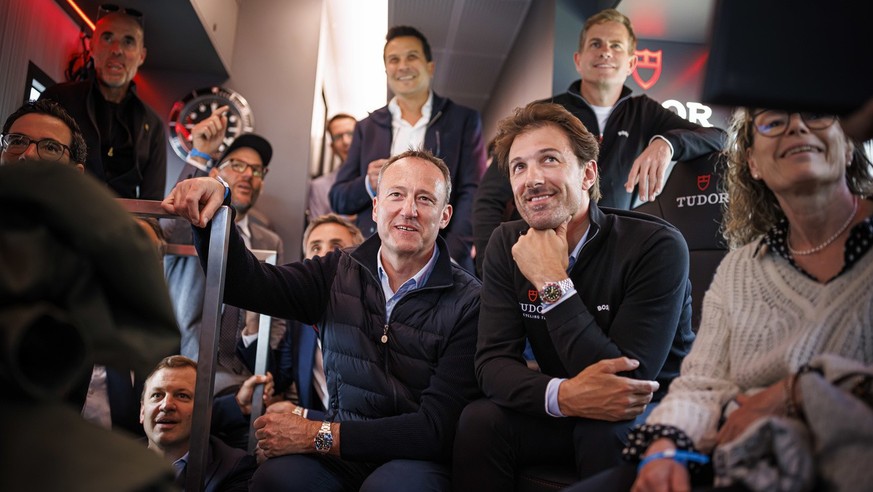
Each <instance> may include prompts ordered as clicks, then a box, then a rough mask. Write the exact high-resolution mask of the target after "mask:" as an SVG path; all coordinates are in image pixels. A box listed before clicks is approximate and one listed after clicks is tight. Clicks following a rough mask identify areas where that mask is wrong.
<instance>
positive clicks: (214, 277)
mask: <svg viewBox="0 0 873 492" xmlns="http://www.w3.org/2000/svg"><path fill="white" fill-rule="evenodd" d="M118 202H119V203H120V204H121V205H122V206H123V207H124V208H125V209H127V211H128V212H130V213H132V214H134V215H137V216H141V217H155V218H175V217H176V216H175V215H172V214H168V213H166V212H164V210H163V209H162V208H161V205H160V202H158V201H147V200H128V199H122V198H119V199H118ZM230 217H231V215H230V211H229V209H228V207H227V206H222V207H221V208H219V209H218V211H217V212H216V213H215V216H214V217H213V218H212V233H211V236H210V240H209V246H208V248H209V250H208V251H209V261H208V262H207V265H206V289H205V295H204V296H203V318H202V324H201V327H200V352H199V355H198V361H197V386H196V387H195V391H194V415H193V422H192V428H191V441H190V443H191V447H190V451H189V455H188V465H187V471H186V477H185V490H186V491H188V492H193V491H201V490H203V477H204V475H205V474H204V472H205V471H206V464H207V461H208V459H209V456H208V451H209V429H210V426H211V423H212V392H213V389H214V387H215V367H216V359H217V354H218V329H219V322H220V320H221V301H222V299H224V275H225V272H226V268H227V262H226V256H227V242H228V237H229V236H230V225H231V223H230ZM178 251H179V250H177V252H178ZM260 330H261V331H260V332H259V333H262V332H263V325H261V329H260ZM267 331H268V333H269V326H268V328H267ZM260 336H262V335H260V334H259V339H260ZM266 339H267V340H269V335H267V337H266ZM260 340H263V339H260ZM260 345H262V344H259V345H258V349H259V350H258V352H259V353H258V355H259V356H260V351H261V350H260ZM263 345H265V346H268V345H269V343H267V344H263ZM265 364H266V350H265V356H264V365H265ZM261 394H263V389H261ZM252 413H254V412H252Z"/></svg>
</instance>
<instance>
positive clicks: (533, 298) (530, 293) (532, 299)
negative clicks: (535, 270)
mask: <svg viewBox="0 0 873 492" xmlns="http://www.w3.org/2000/svg"><path fill="white" fill-rule="evenodd" d="M539 295H540V293H539V292H537V291H536V290H535V289H530V290H529V291H527V299H528V300H529V301H530V302H537V297H539Z"/></svg>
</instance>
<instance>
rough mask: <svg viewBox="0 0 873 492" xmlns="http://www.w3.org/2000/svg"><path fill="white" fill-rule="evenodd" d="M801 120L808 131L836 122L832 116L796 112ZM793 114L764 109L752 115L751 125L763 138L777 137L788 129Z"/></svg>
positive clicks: (820, 128)
mask: <svg viewBox="0 0 873 492" xmlns="http://www.w3.org/2000/svg"><path fill="white" fill-rule="evenodd" d="M796 113H797V114H798V115H800V119H801V120H803V124H804V125H806V127H807V128H809V129H810V130H823V129H825V128H827V127H829V126H831V125H833V124H834V122H835V121H837V117H836V116H834V115H832V114H822V113H812V112H796ZM792 114H794V112H789V111H780V110H775V109H765V110H763V111H759V112H757V113H754V114H753V115H752V124H753V125H754V126H755V130H757V131H758V133H760V134H761V135H763V136H765V137H778V136H779V135H782V134H784V133H785V131H786V130H787V129H788V123H789V121H790V120H791V115H792Z"/></svg>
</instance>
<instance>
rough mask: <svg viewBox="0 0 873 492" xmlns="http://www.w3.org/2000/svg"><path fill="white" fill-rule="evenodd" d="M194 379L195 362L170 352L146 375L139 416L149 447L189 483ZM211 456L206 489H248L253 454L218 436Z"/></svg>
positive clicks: (208, 491) (211, 491) (211, 443)
mask: <svg viewBox="0 0 873 492" xmlns="http://www.w3.org/2000/svg"><path fill="white" fill-rule="evenodd" d="M196 383H197V363H196V362H194V361H193V360H191V359H189V358H187V357H184V356H181V355H171V356H169V357H166V358H165V359H164V360H162V361H161V362H160V363H158V365H157V367H155V370H154V371H152V373H151V374H149V376H148V377H147V378H146V381H145V390H144V391H143V394H142V402H141V405H140V414H139V419H140V422H141V423H142V425H143V429H144V430H145V433H146V437H147V438H148V446H149V449H151V450H153V451H155V452H156V453H158V454H159V455H161V456H162V457H163V458H164V459H165V460H167V461H169V462H170V463H172V464H173V467H174V468H175V469H176V478H177V480H176V481H177V483H179V484H184V483H185V482H184V478H185V472H186V469H187V465H188V452H189V449H190V439H191V424H192V420H193V414H194V387H195V385H196ZM208 456H209V461H208V462H207V464H206V471H205V473H204V488H203V490H204V491H206V492H219V491H222V492H227V491H247V490H248V483H249V480H250V479H251V477H252V473H254V471H255V459H254V457H252V456H250V455H247V454H246V453H245V452H244V451H241V450H239V449H234V448H231V447H230V446H228V445H226V444H224V443H223V442H221V441H220V440H219V439H217V438H214V437H211V438H210V439H209V453H208Z"/></svg>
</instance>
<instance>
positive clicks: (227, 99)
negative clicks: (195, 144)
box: [169, 87, 255, 159]
mask: <svg viewBox="0 0 873 492" xmlns="http://www.w3.org/2000/svg"><path fill="white" fill-rule="evenodd" d="M225 105H226V106H229V109H228V114H227V131H226V134H225V136H224V143H222V144H221V147H219V149H218V151H219V152H224V149H226V148H227V146H228V145H230V143H231V142H233V139H234V138H236V137H237V136H239V135H240V134H242V133H249V132H252V131H254V129H255V117H254V115H253V114H252V109H251V107H249V103H248V102H246V100H245V98H244V97H242V96H241V95H240V94H239V93H237V92H234V91H232V90H230V89H225V88H223V87H207V88H204V89H197V90H196V91H193V92H191V93H190V94H188V95H187V96H185V97H184V98H182V100H181V101H176V102H175V103H174V104H173V109H172V110H171V111H170V125H169V127H170V144H171V145H172V146H173V150H175V151H176V155H178V156H179V157H180V158H182V159H185V158H187V157H188V152H190V151H191V142H192V140H193V139H192V137H191V129H192V128H194V125H196V124H197V123H198V122H200V121H201V120H203V119H205V118H208V117H209V116H210V115H211V114H212V111H214V110H215V109H216V108H220V107H221V106H225Z"/></svg>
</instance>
